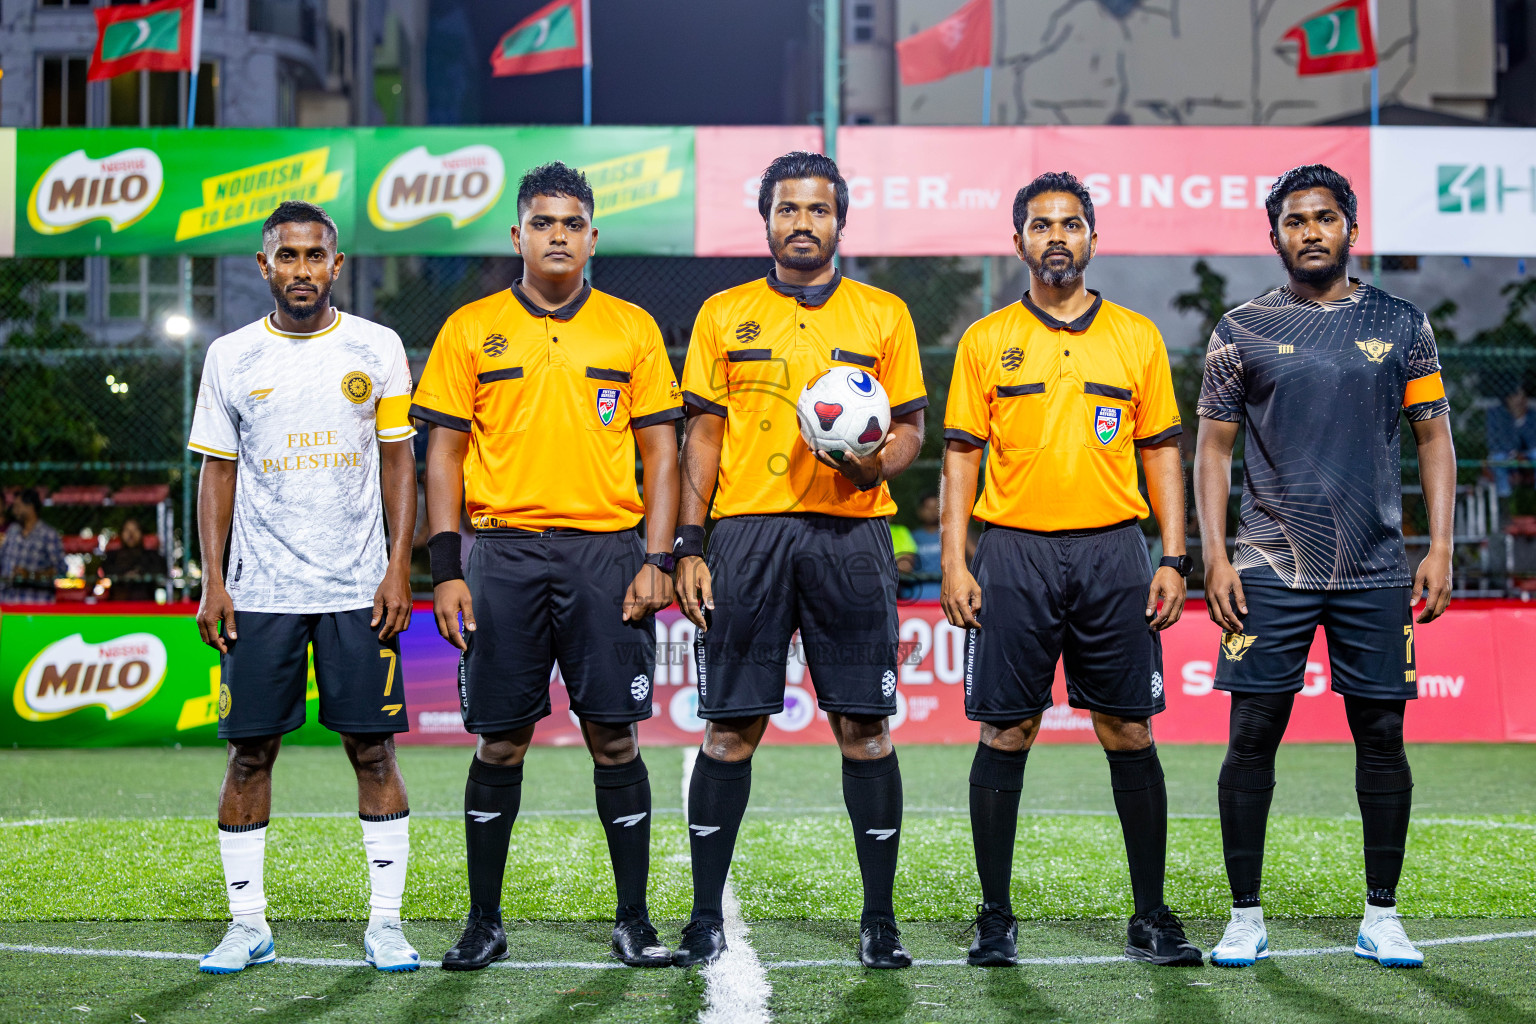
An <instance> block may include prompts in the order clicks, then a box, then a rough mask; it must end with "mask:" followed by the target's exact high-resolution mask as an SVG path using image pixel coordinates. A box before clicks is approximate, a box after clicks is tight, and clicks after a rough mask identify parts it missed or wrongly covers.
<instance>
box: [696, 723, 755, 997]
mask: <svg viewBox="0 0 1536 1024" xmlns="http://www.w3.org/2000/svg"><path fill="white" fill-rule="evenodd" d="M698 758H699V748H698V747H686V748H684V750H683V808H684V813H683V817H684V818H685V819H686V818H687V817H688V815H687V807H688V785H689V782H690V781H691V780H692V779H693V765H694V762H695V761H697V760H698ZM690 841H691V840H690ZM723 896H724V898H723V899H722V900H721V904H720V906H721V910H722V911H723V916H724V918H725V944H726V949H725V952H724V953H722V954H720V959H718V960H716V961H715V962H714V963H712V964H708V965H706V966H705V967H704V968H703V971H702V973H703V975H704V1009H703V1010H702V1011H701V1012H700V1013H699V1024H768V1021H770V1020H771V1019H772V1018H771V1017H769V1016H768V996H769V994H770V993H771V992H772V991H773V989H772V987H770V986H769V984H768V973H767V971H765V970H764V969H763V965H762V963H760V962H759V961H758V959H757V953H756V952H754V951H753V949H752V944H751V943H750V942H748V941H747V931H748V929H747V923H746V921H744V920H742V917H741V902H740V901H739V900H737V899H736V890H735V889H734V888H733V887H732V886H731V880H730V876H729V875H727V876H726V880H725V892H724V894H723Z"/></svg>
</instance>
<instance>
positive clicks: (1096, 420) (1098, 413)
mask: <svg viewBox="0 0 1536 1024" xmlns="http://www.w3.org/2000/svg"><path fill="white" fill-rule="evenodd" d="M1120 413H1121V409H1120V408H1119V407H1118V406H1114V405H1100V406H1096V407H1095V408H1094V410H1093V433H1094V436H1095V437H1097V438H1098V439H1099V444H1109V442H1111V441H1113V440H1114V439H1115V435H1117V434H1119V433H1120Z"/></svg>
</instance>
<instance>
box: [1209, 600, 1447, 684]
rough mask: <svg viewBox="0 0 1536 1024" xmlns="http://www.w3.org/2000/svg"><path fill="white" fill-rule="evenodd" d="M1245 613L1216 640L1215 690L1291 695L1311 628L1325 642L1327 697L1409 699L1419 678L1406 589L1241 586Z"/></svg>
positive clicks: (1301, 674)
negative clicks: (1237, 629) (1238, 626)
mask: <svg viewBox="0 0 1536 1024" xmlns="http://www.w3.org/2000/svg"><path fill="white" fill-rule="evenodd" d="M1243 596H1244V597H1245V598H1246V599H1247V602H1248V614H1247V615H1245V616H1244V617H1243V631H1242V632H1241V633H1226V634H1224V635H1223V636H1222V638H1221V654H1220V656H1219V657H1217V659H1216V688H1217V689H1218V690H1231V691H1236V692H1238V693H1295V692H1297V691H1298V690H1300V689H1301V688H1302V685H1303V683H1304V681H1305V676H1306V670H1307V652H1309V651H1310V650H1311V649H1312V639H1313V637H1314V636H1316V635H1317V627H1318V626H1322V627H1323V634H1324V635H1325V636H1326V637H1327V638H1328V665H1329V673H1330V675H1331V676H1332V683H1331V687H1332V689H1333V692H1334V693H1338V694H1343V695H1344V696H1347V697H1366V698H1370V699H1372V700H1413V699H1414V698H1416V697H1418V695H1419V682H1418V679H1419V676H1418V669H1417V665H1416V663H1415V661H1414V651H1413V602H1412V600H1411V598H1412V591H1411V590H1410V589H1409V588H1408V587H1377V588H1373V589H1370V590H1292V589H1291V588H1289V587H1287V586H1284V585H1283V584H1280V583H1279V582H1275V583H1265V582H1264V581H1257V582H1256V581H1253V580H1248V579H1245V580H1243Z"/></svg>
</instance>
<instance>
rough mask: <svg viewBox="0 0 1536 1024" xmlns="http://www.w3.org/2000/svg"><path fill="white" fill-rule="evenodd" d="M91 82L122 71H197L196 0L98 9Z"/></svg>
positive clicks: (199, 4) (165, 0) (163, 0)
mask: <svg viewBox="0 0 1536 1024" xmlns="http://www.w3.org/2000/svg"><path fill="white" fill-rule="evenodd" d="M93 13H94V14H95V15H96V50H95V52H93V53H92V54H91V68H90V72H89V73H88V74H87V75H86V77H87V78H89V79H90V80H92V81H96V80H98V79H102V78H112V77H114V76H116V75H121V74H123V73H125V72H128V71H191V70H193V69H195V68H196V67H197V56H198V55H197V50H198V42H199V39H198V35H199V33H198V29H199V27H200V26H199V24H198V22H199V21H200V19H201V18H202V13H203V4H202V0H159V2H158V3H152V4H142V5H141V4H122V5H115V6H111V7H98V8H96V10H95V11H94V12H93Z"/></svg>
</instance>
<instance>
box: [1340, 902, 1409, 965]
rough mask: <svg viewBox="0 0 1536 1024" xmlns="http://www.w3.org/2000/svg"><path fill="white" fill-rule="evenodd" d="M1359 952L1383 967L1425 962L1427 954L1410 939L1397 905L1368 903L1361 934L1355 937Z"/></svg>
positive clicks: (1357, 953)
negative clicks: (1387, 905)
mask: <svg viewBox="0 0 1536 1024" xmlns="http://www.w3.org/2000/svg"><path fill="white" fill-rule="evenodd" d="M1355 956H1358V957H1360V958H1362V959H1365V960H1375V961H1376V962H1377V963H1379V964H1381V966H1383V967H1423V966H1424V954H1423V953H1420V952H1419V951H1418V949H1417V948H1416V947H1415V946H1414V944H1413V943H1411V942H1409V941H1408V936H1407V934H1406V933H1404V931H1403V919H1402V918H1401V917H1398V915H1397V908H1396V907H1373V906H1370V905H1369V904H1367V905H1366V908H1365V917H1364V919H1363V920H1361V922H1360V934H1359V935H1358V936H1356V938H1355Z"/></svg>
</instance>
